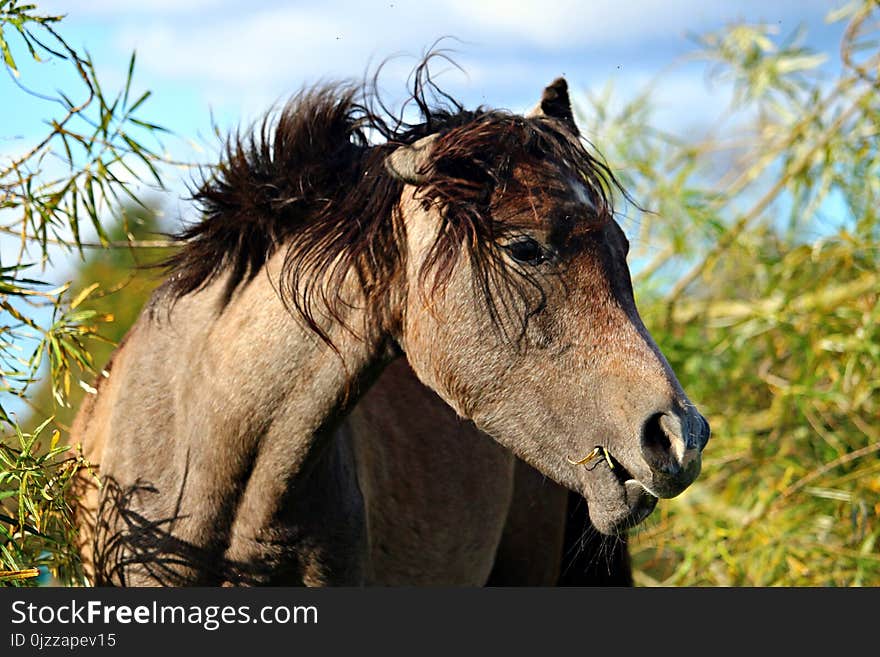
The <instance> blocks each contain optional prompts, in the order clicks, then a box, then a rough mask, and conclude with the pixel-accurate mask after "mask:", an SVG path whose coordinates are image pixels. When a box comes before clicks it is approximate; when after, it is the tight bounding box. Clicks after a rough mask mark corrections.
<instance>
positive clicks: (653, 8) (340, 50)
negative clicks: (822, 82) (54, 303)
mask: <svg viewBox="0 0 880 657" xmlns="http://www.w3.org/2000/svg"><path fill="white" fill-rule="evenodd" d="M37 4H38V6H39V7H40V8H41V10H43V11H44V12H45V13H63V14H66V17H65V18H64V20H63V22H62V23H61V25H60V31H61V33H62V34H63V35H64V36H65V38H66V40H67V41H68V42H69V43H70V45H72V46H73V47H75V48H79V49H81V50H84V51H88V52H89V53H90V55H91V56H92V58H93V60H94V62H95V64H96V67H97V71H98V74H99V79H100V80H101V81H102V84H103V86H104V88H105V90H108V92H109V91H110V90H114V89H119V88H121V87H122V85H123V84H124V81H125V77H126V73H127V69H128V62H129V58H130V56H131V53H132V52H133V51H136V53H137V65H136V70H135V75H134V86H133V89H132V91H131V93H132V94H139V93H141V92H142V91H144V90H148V89H149V90H151V91H152V92H153V96H152V97H151V98H150V99H149V100H148V101H147V102H146V103H145V104H144V106H143V108H142V112H139V114H140V115H141V117H142V118H145V119H148V120H151V121H154V122H157V123H159V124H161V125H163V126H165V127H167V128H169V129H170V130H171V131H172V132H173V133H174V134H175V135H176V136H175V137H170V138H167V139H166V140H165V141H164V146H165V147H166V148H168V149H169V151H170V152H171V153H172V154H173V155H174V156H176V157H179V158H181V159H185V160H187V161H193V160H200V161H211V158H212V148H215V147H216V146H217V145H218V141H217V139H216V138H215V137H214V136H213V135H212V131H211V126H212V121H213V122H215V123H216V125H217V126H218V127H219V128H220V129H221V131H224V132H225V131H228V130H232V129H235V128H237V127H240V126H247V125H249V124H250V123H251V122H253V121H254V120H255V119H258V118H259V117H260V116H261V115H262V114H263V113H264V112H265V111H266V110H268V109H269V108H271V107H272V106H273V105H274V104H277V103H279V102H283V101H284V99H286V98H287V97H289V96H290V95H292V94H293V93H295V92H296V91H297V90H299V89H301V88H302V87H303V86H305V85H309V84H314V83H316V82H319V81H322V80H345V79H354V80H360V79H362V78H363V76H364V74H365V73H367V72H369V71H372V70H374V69H375V67H376V66H377V65H378V64H379V63H380V62H382V61H383V60H385V59H387V58H391V59H390V60H389V62H388V64H387V65H386V66H385V68H384V72H383V76H382V89H383V92H384V93H385V94H386V96H387V98H389V99H390V100H391V101H392V104H393V103H394V101H395V100H398V101H399V100H400V99H402V97H403V96H404V95H405V91H406V86H405V85H406V78H407V74H408V73H409V71H410V70H411V69H412V67H413V66H414V65H415V63H417V61H418V59H419V57H420V56H421V55H422V54H423V53H424V52H425V51H426V50H427V49H429V48H430V47H431V46H432V44H434V43H436V42H437V40H438V39H443V41H442V42H441V43H442V45H443V47H446V48H450V49H452V50H453V51H454V53H453V58H454V59H455V61H456V63H457V64H458V65H459V66H460V67H461V69H462V70H460V71H459V70H456V69H454V68H453V67H451V66H447V67H445V68H444V67H440V68H439V70H435V73H438V72H439V73H440V75H439V82H440V84H441V85H442V87H443V88H444V89H445V90H446V91H448V92H450V93H451V94H452V95H453V96H455V97H456V98H458V99H459V100H460V101H461V102H462V103H463V104H464V105H465V106H466V107H474V106H476V105H480V104H485V105H489V106H492V107H499V108H506V109H510V110H513V111H517V112H519V111H525V110H527V109H528V108H530V107H532V106H533V105H534V104H535V102H536V101H537V100H538V98H539V97H540V94H541V90H542V89H543V87H544V86H545V85H547V84H548V83H549V82H550V81H552V80H553V79H554V78H556V77H558V76H560V75H564V76H565V77H566V78H567V80H568V82H569V85H570V88H571V90H572V95H573V99H574V101H575V103H577V102H579V99H583V98H584V97H585V95H586V94H589V93H593V92H596V91H598V90H599V89H601V88H603V87H605V86H606V85H608V84H612V85H613V86H614V89H615V92H616V93H617V94H618V96H619V97H620V98H622V99H624V98H627V97H630V96H633V95H634V94H636V93H638V92H639V91H641V90H642V89H644V88H645V86H646V85H648V84H650V83H653V88H654V91H653V96H652V97H653V100H654V106H655V108H656V112H655V124H656V125H657V126H658V127H663V128H666V129H667V130H670V131H671V132H673V133H677V134H693V133H694V131H696V130H700V129H704V128H705V127H706V126H709V125H711V124H712V122H713V121H714V120H715V118H716V117H717V116H718V115H719V114H721V113H722V112H723V111H724V108H725V106H726V104H727V102H728V99H729V90H728V89H726V88H724V86H723V85H722V86H718V85H717V84H715V85H714V86H710V85H709V83H708V81H707V77H706V66H705V63H703V62H697V61H693V60H691V59H688V57H689V55H692V54H693V52H694V50H695V49H696V45H695V42H694V39H693V35H694V34H699V33H704V32H707V31H712V30H718V29H720V28H721V27H723V26H724V25H726V24H729V23H733V22H739V21H745V22H749V23H768V24H771V25H773V26H774V27H775V29H777V30H779V32H780V33H781V34H782V35H786V34H789V33H791V32H793V31H794V30H796V29H797V27H798V26H800V25H803V26H805V27H806V28H807V31H808V32H807V34H808V37H807V45H809V46H811V47H813V48H814V49H816V50H822V51H826V52H834V50H835V49H836V47H837V43H838V42H839V40H840V35H841V31H842V27H841V25H840V24H837V25H828V24H826V23H825V21H824V17H825V16H826V14H827V13H828V12H829V11H830V10H831V9H833V8H834V7H836V6H838V5H839V4H840V2H838V1H837V0H773V1H772V2H768V1H767V0H739V1H736V0H591V1H589V0H585V1H576V0H538V1H534V0H530V1H526V0H482V1H477V0H432V1H423V2H417V1H413V0H395V1H394V2H387V1H386V2H363V1H361V2H358V1H355V0H328V1H325V2H322V3H318V2H297V1H291V2H280V1H276V0H264V1H260V0H252V1H251V2H242V1H241V0H236V1H230V0H149V1H146V2H145V1H144V0H91V1H86V0H64V1H62V0H44V1H38V2H37ZM20 52H21V54H20V57H19V61H20V63H22V64H24V63H25V62H24V60H25V59H26V56H25V55H24V51H23V50H22V51H20ZM69 81H70V71H69V69H68V68H67V67H66V65H65V64H64V63H63V62H61V61H58V60H50V61H48V62H45V63H42V64H25V65H23V66H22V76H21V78H20V79H19V83H21V84H24V85H25V86H27V87H28V88H29V89H31V90H33V91H35V92H38V93H41V94H46V95H52V94H54V93H55V91H56V89H58V88H65V87H66V86H67V83H69ZM109 95H112V93H111V94H109ZM59 112H60V108H59V106H57V105H53V104H52V103H48V102H47V101H45V100H41V99H39V98H37V97H35V96H29V95H27V94H24V93H22V92H21V90H20V89H19V88H18V87H17V86H16V82H15V81H14V80H13V79H12V77H11V76H9V75H0V126H2V128H0V164H2V163H3V160H4V159H7V158H8V157H10V156H12V155H15V154H16V153H22V152H24V151H26V150H27V148H28V147H29V146H30V145H32V144H33V143H34V142H35V141H36V140H37V139H38V138H39V137H41V136H43V135H44V134H45V133H46V126H45V123H44V121H45V120H46V119H47V118H48V117H50V116H58V115H59ZM581 129H582V131H583V132H584V133H585V134H586V135H587V136H588V137H589V138H590V140H591V141H593V142H594V143H596V144H597V145H598V146H599V148H600V149H601V145H602V135H600V134H599V135H597V134H593V133H592V132H591V130H590V126H581ZM193 143H195V144H196V146H201V147H202V150H198V149H196V150H194V149H193V147H192V145H193ZM213 152H216V150H215V151H213ZM178 173H179V175H178ZM190 179H191V177H190V174H187V173H186V172H182V171H180V172H177V173H174V172H172V173H171V178H170V180H168V183H169V187H170V190H171V191H170V193H169V195H168V201H167V202H169V207H170V208H171V210H170V212H171V213H172V214H175V213H176V214H178V215H179V216H186V215H187V213H188V212H189V211H191V210H192V208H191V207H190V206H189V205H188V204H187V203H186V201H184V200H181V197H183V196H184V195H185V184H186V183H187V182H188V181H189V180H190ZM16 246H17V245H16V244H15V243H14V242H13V241H10V240H9V239H4V238H3V237H0V248H2V250H3V253H2V256H3V257H2V261H3V262H4V263H6V262H8V261H10V260H12V254H11V253H10V249H13V248H16ZM74 266H75V260H73V259H72V258H71V257H57V258H56V259H55V261H54V262H53V263H52V264H51V265H50V267H49V269H48V271H47V272H45V273H44V274H43V275H44V276H46V277H47V278H50V279H54V280H56V281H58V282H60V281H62V280H64V279H65V277H66V275H67V274H68V273H69V272H70V271H71V269H72V268H73V267H74Z"/></svg>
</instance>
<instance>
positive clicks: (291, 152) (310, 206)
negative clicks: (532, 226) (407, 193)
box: [165, 56, 619, 342]
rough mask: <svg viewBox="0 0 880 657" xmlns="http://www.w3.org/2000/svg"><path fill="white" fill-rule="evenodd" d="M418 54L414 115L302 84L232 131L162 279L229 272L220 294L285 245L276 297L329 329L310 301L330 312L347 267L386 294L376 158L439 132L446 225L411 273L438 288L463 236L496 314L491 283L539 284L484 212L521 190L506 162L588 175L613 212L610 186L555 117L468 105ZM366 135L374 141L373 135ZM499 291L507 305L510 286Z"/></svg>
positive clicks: (387, 235) (196, 285) (187, 284)
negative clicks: (511, 262)
mask: <svg viewBox="0 0 880 657" xmlns="http://www.w3.org/2000/svg"><path fill="white" fill-rule="evenodd" d="M429 60H430V56H429V57H428V58H426V59H425V60H424V61H423V62H422V63H421V64H420V65H419V66H418V67H417V68H416V70H415V72H414V74H413V77H412V80H413V84H412V93H411V96H410V101H409V102H411V103H414V104H415V105H416V106H417V108H418V110H419V114H420V120H419V121H418V122H416V123H407V122H405V121H403V119H402V118H397V117H395V116H394V115H393V114H392V113H391V112H389V111H388V109H387V108H386V106H385V105H384V104H383V103H382V101H381V99H380V98H379V96H378V94H377V93H376V92H375V87H376V85H375V81H374V83H373V84H361V85H353V84H335V85H323V86H318V87H314V88H311V89H306V90H304V91H302V92H300V93H299V94H297V95H296V96H295V97H293V98H292V99H291V100H290V101H289V102H288V103H287V104H286V105H285V106H284V108H283V109H282V110H281V111H280V112H279V113H278V114H277V116H272V115H269V116H267V117H266V118H265V119H264V120H263V121H262V123H261V124H260V125H259V128H258V129H256V130H254V131H253V132H252V133H251V134H249V135H247V136H242V134H241V133H238V134H235V135H233V136H231V137H230V138H229V139H228V140H227V144H226V149H225V155H224V157H223V160H222V162H221V163H220V164H219V165H218V166H217V167H216V168H215V169H214V170H213V171H212V173H211V175H210V176H209V177H208V178H207V179H206V180H205V181H204V182H203V183H202V184H201V185H200V186H199V188H198V190H197V191H196V192H195V194H194V199H195V200H196V201H197V202H198V203H199V205H200V207H201V210H202V214H203V219H202V220H201V221H200V222H198V223H195V224H193V225H190V226H188V227H187V228H185V229H184V230H183V231H182V232H180V233H179V234H178V235H177V238H178V239H179V240H180V241H181V242H182V243H183V246H182V248H181V249H180V251H179V252H178V253H177V254H176V255H175V256H173V257H172V258H171V259H169V260H168V261H167V262H166V263H165V264H166V265H168V266H169V267H170V269H171V276H170V277H169V279H168V282H167V283H166V286H167V289H168V290H170V291H171V293H172V294H173V295H174V296H175V297H179V296H182V295H185V294H187V293H190V292H193V291H195V290H198V289H201V288H202V287H204V286H205V285H207V284H209V283H210V282H212V281H214V280H216V279H217V278H218V277H219V276H220V275H221V274H226V275H227V276H228V278H227V279H226V288H225V295H226V296H225V298H226V300H227V301H228V300H229V298H230V297H231V296H232V294H233V293H234V291H235V290H236V289H237V288H238V287H239V286H240V285H241V284H242V283H245V282H247V281H248V280H250V279H251V278H252V277H253V276H255V275H256V274H257V273H258V272H259V271H260V269H261V268H262V267H263V265H265V263H266V261H267V260H268V259H269V258H270V257H271V256H272V255H273V254H274V253H275V252H276V251H277V250H279V249H281V248H284V249H286V253H285V260H284V268H283V279H282V280H283V283H282V286H281V294H282V298H283V299H284V301H285V303H287V304H288V305H289V306H290V307H291V308H292V309H294V310H295V311H296V312H297V313H298V314H299V315H301V317H302V318H303V319H304V321H305V322H306V324H307V325H308V326H309V327H310V328H311V329H312V330H314V331H316V332H317V333H318V334H319V335H320V336H321V337H322V338H323V339H324V340H326V341H328V342H329V339H328V336H327V335H326V334H325V333H324V332H323V331H322V330H321V328H320V327H319V318H320V314H319V313H322V312H325V313H326V312H329V314H330V316H332V317H334V318H336V319H341V312H340V311H341V306H340V304H341V303H342V301H341V299H340V298H339V297H338V296H337V293H336V292H337V291H338V290H339V289H340V288H341V283H342V281H343V279H344V278H345V277H346V276H347V275H348V274H349V272H350V271H351V270H352V268H354V269H355V270H356V271H357V273H358V276H359V280H360V281H361V284H362V286H363V288H364V292H365V295H366V298H367V301H368V302H370V301H374V300H381V299H382V298H383V296H384V295H385V293H386V291H387V288H388V285H389V284H390V281H391V280H392V278H393V276H394V274H395V272H396V271H397V269H398V266H399V264H400V261H401V258H400V252H399V249H398V246H397V240H396V239H395V234H394V226H395V223H396V217H395V215H396V213H397V211H398V210H397V208H398V202H399V200H400V196H401V193H402V190H403V183H401V182H400V181H398V180H396V179H395V178H394V177H392V176H391V175H390V174H389V173H388V172H387V171H386V169H385V166H384V161H385V158H386V157H387V156H388V155H389V154H390V153H391V152H392V151H393V150H394V149H395V148H397V147H399V146H401V145H405V144H411V143H413V142H415V141H417V140H418V139H420V138H422V137H424V136H427V135H429V134H434V133H439V135H440V138H439V139H438V140H437V145H436V147H435V149H434V152H433V155H432V157H431V162H430V163H429V165H428V166H427V167H426V173H427V174H428V179H427V182H426V183H425V184H424V186H423V191H424V199H425V201H424V202H425V203H428V204H436V205H437V206H438V207H439V208H441V210H442V216H443V219H442V221H443V225H442V228H441V231H440V234H439V236H438V238H437V241H436V242H435V244H434V247H433V250H432V252H431V255H430V257H429V259H428V262H427V263H426V267H425V269H424V270H423V272H422V278H423V280H425V279H426V277H427V276H428V274H429V273H433V280H432V281H431V282H430V285H428V286H426V289H430V290H431V291H433V292H436V291H437V289H438V288H439V287H441V286H442V285H443V284H444V283H445V282H446V281H447V280H448V278H449V276H450V275H451V273H452V269H453V267H454V264H455V262H456V261H457V260H458V258H459V256H460V255H461V253H460V252H461V249H462V248H465V249H467V250H468V255H469V256H470V257H471V259H472V262H473V263H474V264H475V265H476V266H475V267H474V271H475V284H476V285H477V286H478V287H479V288H480V290H481V291H482V293H483V294H482V296H484V297H485V298H486V300H487V302H488V304H489V309H490V312H491V313H492V316H493V318H495V319H500V318H501V315H502V314H505V313H503V312H500V311H499V306H498V302H497V299H496V297H497V296H499V295H494V294H493V290H496V287H497V285H499V284H501V285H507V286H508V287H510V286H512V287H513V288H514V289H515V290H516V291H517V292H518V294H517V295H516V296H517V297H526V296H528V289H529V288H531V289H533V290H534V289H537V290H540V286H538V285H537V283H536V282H535V281H532V280H531V279H530V277H529V276H528V274H526V273H525V272H523V271H519V270H513V269H512V268H511V267H509V266H505V265H504V264H503V261H502V260H501V258H500V256H499V255H498V250H497V249H495V248H493V240H494V238H495V237H496V236H497V235H498V234H499V231H503V230H504V229H505V226H504V225H503V222H501V221H500V220H498V219H497V218H494V219H493V213H492V210H493V205H494V204H495V203H497V202H498V199H499V198H500V197H501V196H503V195H505V194H506V195H507V197H508V198H510V197H511V196H512V195H515V194H518V193H519V194H522V193H523V192H524V190H523V189H518V188H517V186H516V185H514V184H512V181H511V178H510V176H511V173H512V170H513V166H514V165H515V164H517V163H520V164H522V163H523V162H526V163H531V164H532V165H533V166H536V167H537V166H540V165H541V163H550V165H551V166H553V167H555V168H556V169H557V170H559V171H562V170H563V169H565V171H564V172H565V173H568V174H570V175H573V176H576V179H579V180H583V181H584V182H585V183H586V184H587V186H588V188H589V189H590V190H591V193H592V194H593V196H594V199H595V201H596V207H597V216H599V217H600V218H601V217H606V216H610V214H611V194H610V192H611V190H612V189H613V188H615V187H617V188H619V186H618V185H617V183H616V181H615V180H614V178H613V176H612V175H611V173H610V171H609V170H608V169H607V167H606V166H604V165H603V164H602V163H601V162H600V161H599V160H597V159H595V158H594V157H593V156H591V155H590V154H589V153H588V151H587V150H586V149H585V147H584V144H583V142H582V141H581V140H580V139H579V138H578V137H577V135H575V134H573V133H572V132H571V131H570V130H568V129H567V128H566V127H565V125H564V124H563V123H562V122H560V121H556V120H554V119H549V118H545V117H536V118H525V117H522V116H518V115H514V114H511V113H509V112H506V111H501V110H489V109H486V108H477V109H476V110H473V111H468V110H465V109H464V108H463V107H462V106H461V104H459V103H458V102H457V101H455V99H453V98H451V97H450V96H448V95H446V94H445V93H443V92H442V91H440V90H439V89H438V88H437V87H436V86H435V85H434V83H433V81H432V80H431V78H430V75H429V74H428V69H427V64H428V61H429ZM429 98H430V101H433V102H429ZM377 108H378V109H377ZM402 114H403V110H401V113H400V115H401V116H402ZM376 136H378V137H381V138H382V139H384V142H383V143H379V144H374V143H371V139H370V138H371V137H373V138H375V137H376ZM526 191H527V190H526ZM550 191H552V190H550ZM500 297H501V298H502V301H501V304H502V306H506V305H507V304H508V303H509V297H510V295H508V294H502V295H500Z"/></svg>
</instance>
